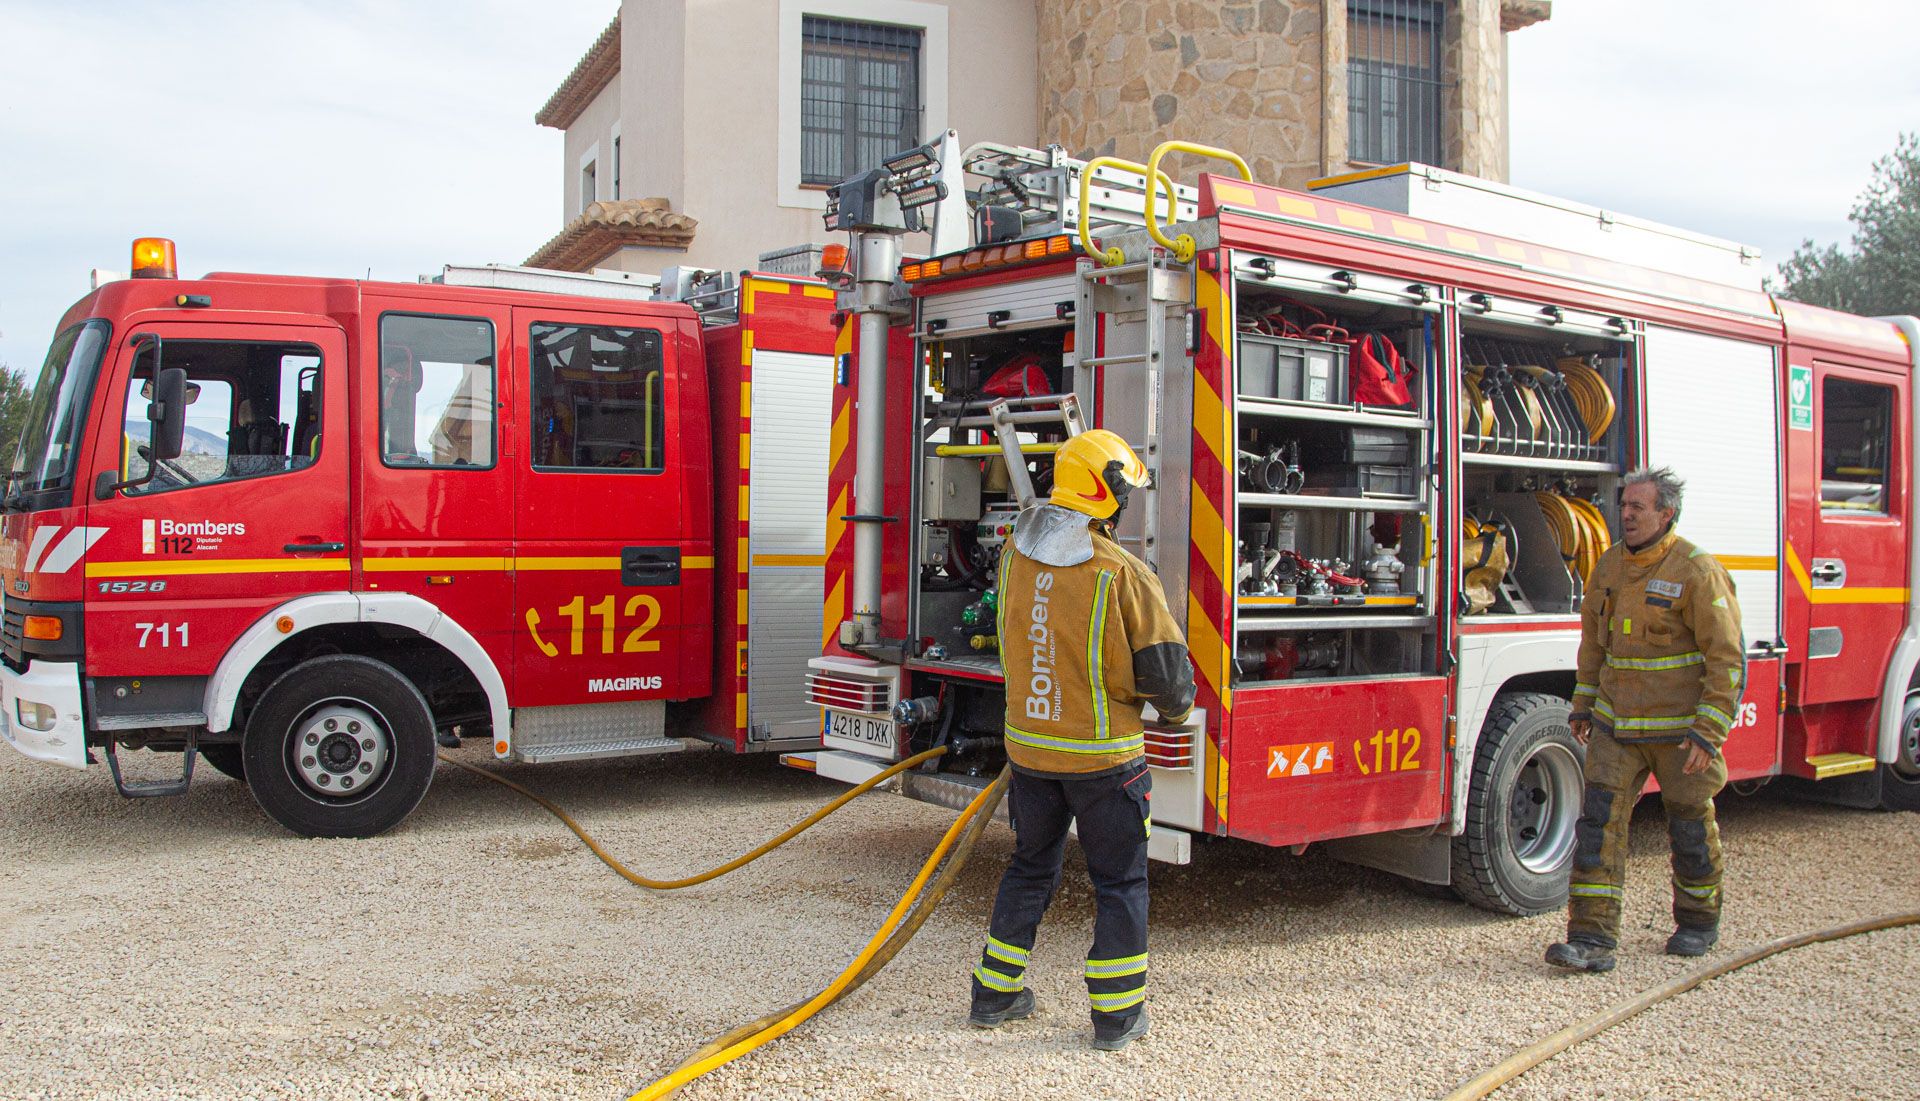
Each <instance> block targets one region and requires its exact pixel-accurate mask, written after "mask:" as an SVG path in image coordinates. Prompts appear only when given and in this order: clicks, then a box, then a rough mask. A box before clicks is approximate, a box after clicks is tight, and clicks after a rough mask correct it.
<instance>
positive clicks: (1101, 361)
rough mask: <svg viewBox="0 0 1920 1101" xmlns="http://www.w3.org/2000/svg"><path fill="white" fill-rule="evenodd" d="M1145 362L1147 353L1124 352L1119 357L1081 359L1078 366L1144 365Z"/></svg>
mask: <svg viewBox="0 0 1920 1101" xmlns="http://www.w3.org/2000/svg"><path fill="white" fill-rule="evenodd" d="M1146 360H1147V353H1145V352H1126V353H1123V354H1120V355H1112V356H1094V357H1092V358H1091V359H1083V360H1081V361H1080V365H1081V366H1082V367H1105V366H1107V365H1108V364H1110V363H1144V362H1146Z"/></svg>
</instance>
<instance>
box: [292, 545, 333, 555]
mask: <svg viewBox="0 0 1920 1101" xmlns="http://www.w3.org/2000/svg"><path fill="white" fill-rule="evenodd" d="M285 549H286V552H287V553H288V554H325V553H327V552H328V551H343V550H346V549H347V545H346V544H345V543H288V544H287V545H286V548H285Z"/></svg>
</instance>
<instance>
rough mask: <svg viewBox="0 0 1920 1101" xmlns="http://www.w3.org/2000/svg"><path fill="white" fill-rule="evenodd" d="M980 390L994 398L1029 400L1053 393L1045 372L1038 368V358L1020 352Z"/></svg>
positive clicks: (1030, 353) (1028, 353)
mask: <svg viewBox="0 0 1920 1101" xmlns="http://www.w3.org/2000/svg"><path fill="white" fill-rule="evenodd" d="M980 389H981V391H982V392H984V393H988V394H992V395H993V396H994V397H996V398H1031V397H1038V396H1039V395H1041V394H1050V393H1052V392H1053V388H1052V387H1051V386H1050V385H1048V383H1047V372H1046V371H1044V370H1042V369H1041V367H1040V357H1039V356H1037V355H1035V354H1033V353H1032V352H1021V353H1020V354H1019V355H1017V356H1014V357H1013V358H1012V359H1010V360H1008V361H1007V362H1006V365H1005V366H1003V367H1001V368H1000V369H999V370H998V371H995V372H994V373H993V376H992V377H991V378H989V379H987V381H986V384H985V385H984V386H982V387H980Z"/></svg>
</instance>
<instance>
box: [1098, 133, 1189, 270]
mask: <svg viewBox="0 0 1920 1101" xmlns="http://www.w3.org/2000/svg"><path fill="white" fill-rule="evenodd" d="M1109 165H1110V166H1112V167H1114V168H1120V169H1125V170H1126V171H1128V172H1138V173H1140V174H1141V175H1142V176H1145V175H1146V174H1147V166H1146V165H1144V164H1141V163H1139V162H1137V161H1129V160H1122V159H1121V158H1119V157H1095V158H1093V159H1092V160H1090V161H1088V162H1087V163H1086V164H1085V165H1083V166H1081V168H1080V223H1079V228H1080V248H1081V250H1082V251H1084V252H1085V253H1086V254H1087V255H1088V256H1094V257H1098V258H1099V260H1100V262H1101V263H1102V264H1104V265H1106V266H1107V267H1110V268H1117V267H1119V266H1120V265H1121V264H1123V263H1125V262H1126V259H1127V258H1126V256H1125V255H1124V254H1122V253H1121V251H1120V247H1119V246H1118V245H1116V246H1114V247H1113V248H1110V249H1107V250H1105V251H1101V250H1098V249H1096V248H1094V245H1093V237H1092V235H1091V234H1089V233H1088V232H1087V208H1088V205H1089V203H1090V202H1091V200H1092V199H1093V174H1094V172H1095V171H1097V170H1099V169H1101V168H1104V167H1107V166H1109ZM1160 179H1161V180H1162V181H1163V182H1165V183H1166V185H1167V220H1168V221H1172V220H1173V213H1174V203H1175V201H1176V200H1175V198H1174V194H1173V179H1172V177H1170V176H1168V175H1167V174H1166V173H1165V172H1162V173H1160ZM1155 191H1156V189H1155V188H1154V186H1153V184H1152V183H1151V182H1149V183H1148V184H1147V205H1148V207H1149V208H1151V207H1152V205H1153V203H1154V200H1155ZM1147 218H1148V220H1149V221H1151V220H1152V218H1153V211H1152V210H1151V209H1149V210H1148V211H1147Z"/></svg>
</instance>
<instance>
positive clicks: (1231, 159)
mask: <svg viewBox="0 0 1920 1101" xmlns="http://www.w3.org/2000/svg"><path fill="white" fill-rule="evenodd" d="M1168 153H1191V154H1193V155H1194V156H1196V157H1211V158H1213V159H1215V160H1222V161H1227V162H1228V163H1230V164H1232V165H1233V166H1234V167H1235V168H1237V169H1239V170H1240V178H1241V179H1243V180H1246V181H1247V182H1248V183H1252V182H1253V170H1252V169H1251V168H1248V167H1247V162H1246V161H1245V160H1243V159H1242V158H1241V156H1240V154H1238V153H1235V152H1233V151H1232V150H1228V149H1220V148H1217V147H1215V146H1211V145H1195V144H1194V143H1193V142H1190V141H1163V142H1161V143H1160V144H1159V145H1158V146H1156V147H1155V148H1154V151H1153V156H1151V157H1148V158H1147V234H1148V236H1150V237H1152V238H1153V239H1154V242H1155V243H1156V244H1158V245H1160V247H1162V248H1169V249H1172V250H1173V258H1174V259H1176V260H1178V261H1180V262H1181V263H1182V264H1185V263H1188V262H1190V261H1192V259H1193V254H1194V252H1196V251H1197V250H1198V248H1199V245H1198V244H1197V243H1196V242H1195V241H1194V239H1193V235H1192V234H1190V233H1182V234H1181V235H1180V236H1179V238H1178V239H1176V240H1168V238H1167V235H1166V234H1165V233H1163V232H1161V230H1160V219H1159V218H1158V217H1156V216H1155V215H1156V214H1157V213H1158V212H1157V210H1156V209H1155V203H1154V190H1155V187H1154V185H1155V182H1156V181H1157V180H1159V179H1160V178H1161V177H1162V175H1163V174H1162V173H1161V171H1160V158H1161V157H1164V156H1166V155H1167V154H1168ZM1167 190H1168V192H1169V193H1171V192H1172V190H1173V187H1172V185H1171V184H1169V185H1168V187H1167Z"/></svg>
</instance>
